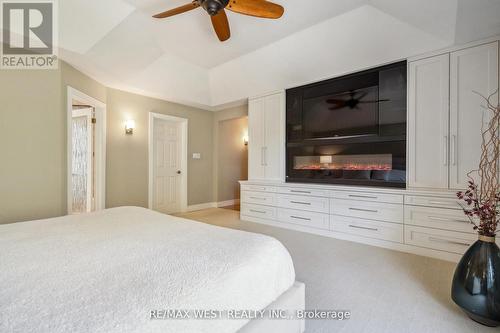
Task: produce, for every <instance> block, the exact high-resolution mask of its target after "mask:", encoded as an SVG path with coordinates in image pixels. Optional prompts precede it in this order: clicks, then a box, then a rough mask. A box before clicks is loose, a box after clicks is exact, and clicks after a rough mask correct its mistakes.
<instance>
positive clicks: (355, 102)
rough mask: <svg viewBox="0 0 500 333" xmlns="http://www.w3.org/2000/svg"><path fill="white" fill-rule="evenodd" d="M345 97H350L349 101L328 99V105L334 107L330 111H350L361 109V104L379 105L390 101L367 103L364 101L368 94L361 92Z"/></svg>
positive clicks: (380, 100) (354, 92)
mask: <svg viewBox="0 0 500 333" xmlns="http://www.w3.org/2000/svg"><path fill="white" fill-rule="evenodd" d="M345 95H348V96H349V98H348V99H327V100H326V103H328V104H333V106H332V107H330V108H329V110H338V109H342V108H349V109H351V110H352V109H359V104H365V103H366V104H372V103H378V102H388V101H390V100H389V99H378V100H373V101H371V100H370V101H365V100H363V99H364V98H365V97H366V96H367V95H368V93H367V92H364V93H360V92H359V91H350V92H348V93H346V94H345Z"/></svg>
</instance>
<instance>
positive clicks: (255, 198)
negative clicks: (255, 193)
mask: <svg viewBox="0 0 500 333" xmlns="http://www.w3.org/2000/svg"><path fill="white" fill-rule="evenodd" d="M250 199H254V200H266V198H259V197H250Z"/></svg>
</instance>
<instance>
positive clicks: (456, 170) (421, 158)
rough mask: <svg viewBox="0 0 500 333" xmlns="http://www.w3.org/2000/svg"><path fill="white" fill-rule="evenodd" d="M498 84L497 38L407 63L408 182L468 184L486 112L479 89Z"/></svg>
mask: <svg viewBox="0 0 500 333" xmlns="http://www.w3.org/2000/svg"><path fill="white" fill-rule="evenodd" d="M497 89H498V42H494V43H489V44H484V45H480V46H476V47H471V48H466V49H463V50H459V51H455V52H451V53H446V54H442V55H438V56H433V57H429V58H425V59H421V60H417V61H414V62H410V63H409V105H408V173H409V180H408V185H409V186H410V187H412V188H433V189H461V188H464V187H466V185H467V180H468V179H467V173H468V172H469V171H470V170H474V169H477V167H478V164H479V157H480V146H481V126H482V122H483V118H484V117H483V114H484V112H485V111H484V108H482V105H484V101H483V100H482V99H481V97H480V96H479V95H477V93H480V94H482V95H484V96H488V95H490V94H492V93H494V92H495V91H496V90H497ZM476 92H477V93H476ZM484 121H487V119H484Z"/></svg>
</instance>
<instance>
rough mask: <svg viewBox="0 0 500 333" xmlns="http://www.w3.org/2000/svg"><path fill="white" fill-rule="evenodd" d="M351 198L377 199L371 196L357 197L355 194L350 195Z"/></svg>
mask: <svg viewBox="0 0 500 333" xmlns="http://www.w3.org/2000/svg"><path fill="white" fill-rule="evenodd" d="M349 198H364V199H377V197H374V196H370V195H357V194H356V195H355V194H349Z"/></svg>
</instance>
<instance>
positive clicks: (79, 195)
mask: <svg viewBox="0 0 500 333" xmlns="http://www.w3.org/2000/svg"><path fill="white" fill-rule="evenodd" d="M92 117H93V115H92V109H91V108H88V109H79V110H73V112H72V129H71V133H72V142H71V145H72V150H71V152H72V154H71V158H72V160H71V168H72V169H71V195H72V196H71V197H72V201H71V207H69V212H70V213H71V214H80V213H87V212H91V211H92V210H94V190H95V188H94V153H93V152H94V134H93V129H92Z"/></svg>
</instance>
